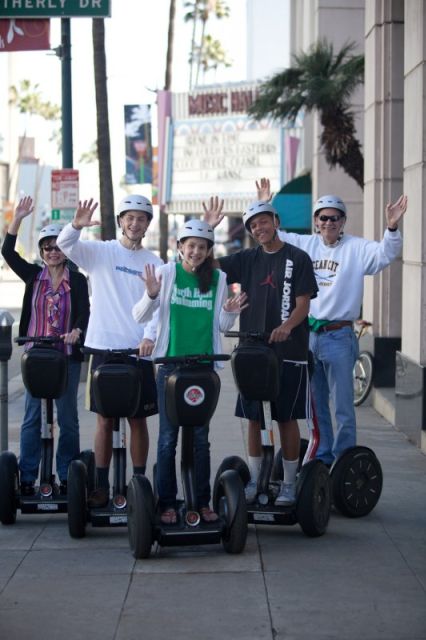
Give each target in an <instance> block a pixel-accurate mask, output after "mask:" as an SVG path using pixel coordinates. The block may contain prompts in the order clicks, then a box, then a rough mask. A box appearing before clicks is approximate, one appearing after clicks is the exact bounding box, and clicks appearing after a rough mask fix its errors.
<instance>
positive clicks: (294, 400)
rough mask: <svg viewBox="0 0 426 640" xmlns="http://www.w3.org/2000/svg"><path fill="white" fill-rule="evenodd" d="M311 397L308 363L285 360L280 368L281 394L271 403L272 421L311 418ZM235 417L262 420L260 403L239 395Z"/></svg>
mask: <svg viewBox="0 0 426 640" xmlns="http://www.w3.org/2000/svg"><path fill="white" fill-rule="evenodd" d="M310 401H311V397H310V392H309V376H308V364H307V362H293V361H288V360H284V361H283V362H281V367H280V393H279V395H278V398H277V400H275V401H274V402H271V415H272V419H273V420H276V421H277V422H288V421H289V420H297V419H299V418H306V417H310V416H311V405H310ZM235 415H236V416H237V417H238V418H246V419H247V420H258V421H259V420H260V413H259V402H258V401H257V400H249V399H247V398H244V396H242V395H241V394H239V396H238V399H237V406H236V407H235Z"/></svg>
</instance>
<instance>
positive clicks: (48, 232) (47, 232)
mask: <svg viewBox="0 0 426 640" xmlns="http://www.w3.org/2000/svg"><path fill="white" fill-rule="evenodd" d="M61 231H62V225H60V224H48V225H47V226H46V227H43V229H41V231H40V233H39V234H38V246H40V242H41V241H42V240H44V239H45V238H57V237H58V235H59V234H60V233H61Z"/></svg>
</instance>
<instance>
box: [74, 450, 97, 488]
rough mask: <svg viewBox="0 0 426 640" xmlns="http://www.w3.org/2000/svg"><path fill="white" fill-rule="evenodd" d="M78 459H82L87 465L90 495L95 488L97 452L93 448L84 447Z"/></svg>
mask: <svg viewBox="0 0 426 640" xmlns="http://www.w3.org/2000/svg"><path fill="white" fill-rule="evenodd" d="M78 459H79V460H81V461H82V462H83V463H84V465H85V467H86V473H87V494H88V495H90V494H91V493H92V491H93V490H94V488H95V474H96V467H95V454H94V452H93V451H92V450H91V449H84V451H81V452H80V455H79V456H78Z"/></svg>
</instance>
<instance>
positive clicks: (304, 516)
mask: <svg viewBox="0 0 426 640" xmlns="http://www.w3.org/2000/svg"><path fill="white" fill-rule="evenodd" d="M330 508H331V486H330V475H329V472H328V469H327V467H326V466H325V464H324V463H323V462H321V460H310V462H307V463H306V464H305V465H304V466H303V467H302V470H301V472H300V476H299V479H298V483H297V505H296V517H297V521H298V523H299V524H300V526H301V528H302V531H303V533H304V534H306V535H307V536H310V537H311V538H316V537H318V536H322V535H323V534H324V533H325V532H326V530H327V525H328V521H329V519H330Z"/></svg>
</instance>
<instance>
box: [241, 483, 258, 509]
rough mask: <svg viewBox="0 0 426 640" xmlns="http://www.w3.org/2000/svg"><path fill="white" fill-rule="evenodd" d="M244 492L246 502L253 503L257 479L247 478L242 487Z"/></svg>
mask: <svg viewBox="0 0 426 640" xmlns="http://www.w3.org/2000/svg"><path fill="white" fill-rule="evenodd" d="M244 493H245V494H246V503H247V504H253V502H254V501H255V500H256V496H257V481H256V480H249V482H248V483H247V484H246V487H245V489H244Z"/></svg>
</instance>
